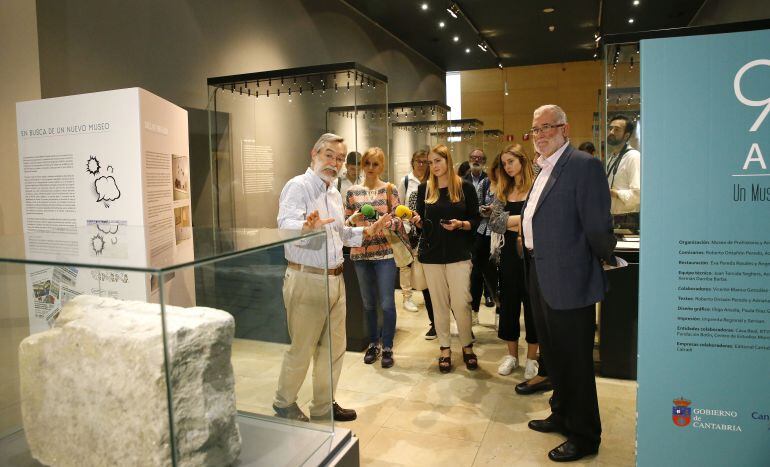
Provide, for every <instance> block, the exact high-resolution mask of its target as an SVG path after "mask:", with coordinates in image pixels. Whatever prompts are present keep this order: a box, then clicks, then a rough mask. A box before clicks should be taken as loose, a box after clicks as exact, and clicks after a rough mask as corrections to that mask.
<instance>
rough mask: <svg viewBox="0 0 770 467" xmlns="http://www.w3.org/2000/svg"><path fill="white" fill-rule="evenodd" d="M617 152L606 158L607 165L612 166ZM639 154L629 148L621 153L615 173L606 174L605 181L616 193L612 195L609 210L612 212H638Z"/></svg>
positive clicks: (639, 187) (639, 186)
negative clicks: (616, 194) (614, 195)
mask: <svg viewBox="0 0 770 467" xmlns="http://www.w3.org/2000/svg"><path fill="white" fill-rule="evenodd" d="M618 155H619V153H618V154H613V155H611V156H610V158H609V159H608V160H607V167H612V166H613V165H614V163H615V159H617V157H618ZM641 157H642V156H641V154H640V153H639V151H637V150H636V149H629V150H628V152H626V153H625V154H624V155H623V158H622V159H621V160H620V164H618V170H617V172H616V173H615V174H612V173H609V174H607V183H608V184H609V186H610V188H612V189H614V190H615V191H617V193H618V197H617V198H615V197H612V198H611V200H612V205H611V206H610V212H611V213H612V214H627V213H630V212H639V192H640V189H641V186H642V184H641Z"/></svg>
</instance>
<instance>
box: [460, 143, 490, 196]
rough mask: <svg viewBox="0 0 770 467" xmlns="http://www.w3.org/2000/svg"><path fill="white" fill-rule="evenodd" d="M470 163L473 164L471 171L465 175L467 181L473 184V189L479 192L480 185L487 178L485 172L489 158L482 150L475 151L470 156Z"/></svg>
mask: <svg viewBox="0 0 770 467" xmlns="http://www.w3.org/2000/svg"><path fill="white" fill-rule="evenodd" d="M468 162H470V164H471V170H469V171H468V173H467V174H465V177H463V178H465V180H468V181H469V182H471V183H473V188H475V189H476V191H477V192H478V191H479V184H481V181H482V180H484V179H485V178H487V174H486V172H484V164H486V163H487V156H486V155H485V154H484V151H482V150H481V149H474V150H473V151H471V153H470V154H469V155H468Z"/></svg>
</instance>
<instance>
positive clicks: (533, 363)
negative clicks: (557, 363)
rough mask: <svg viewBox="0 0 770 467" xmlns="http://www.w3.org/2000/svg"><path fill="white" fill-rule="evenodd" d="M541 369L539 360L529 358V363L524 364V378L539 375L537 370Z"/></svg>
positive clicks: (528, 378)
mask: <svg viewBox="0 0 770 467" xmlns="http://www.w3.org/2000/svg"><path fill="white" fill-rule="evenodd" d="M539 369H540V365H539V364H538V363H537V360H530V359H527V363H526V365H525V366H524V379H526V380H530V379H532V378H534V377H535V376H537V371H538V370H539Z"/></svg>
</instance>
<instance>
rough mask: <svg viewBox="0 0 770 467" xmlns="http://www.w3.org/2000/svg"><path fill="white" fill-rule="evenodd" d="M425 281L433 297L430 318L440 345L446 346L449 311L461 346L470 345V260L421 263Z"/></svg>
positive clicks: (448, 342) (448, 341) (447, 341)
mask: <svg viewBox="0 0 770 467" xmlns="http://www.w3.org/2000/svg"><path fill="white" fill-rule="evenodd" d="M422 267H423V269H424V271H425V281H426V282H427V283H428V290H429V291H430V297H431V300H432V301H433V319H434V321H435V324H436V334H437V335H438V342H439V345H440V346H441V347H449V344H450V335H449V313H450V311H451V312H453V314H454V317H455V321H457V331H458V333H459V334H460V343H461V344H462V345H463V346H468V345H471V343H472V342H473V337H472V336H471V289H470V280H471V267H472V265H471V260H465V261H458V262H456V263H449V264H427V263H423V264H422Z"/></svg>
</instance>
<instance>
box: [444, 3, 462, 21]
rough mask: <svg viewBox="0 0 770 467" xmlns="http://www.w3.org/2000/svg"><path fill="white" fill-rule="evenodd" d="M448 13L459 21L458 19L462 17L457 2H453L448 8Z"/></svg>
mask: <svg viewBox="0 0 770 467" xmlns="http://www.w3.org/2000/svg"><path fill="white" fill-rule="evenodd" d="M446 12H447V13H449V15H450V16H451V17H452V18H454V19H457V17H458V16H460V7H459V6H457V4H456V3H455V2H452V3H450V4H449V6H448V7H447V9H446Z"/></svg>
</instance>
